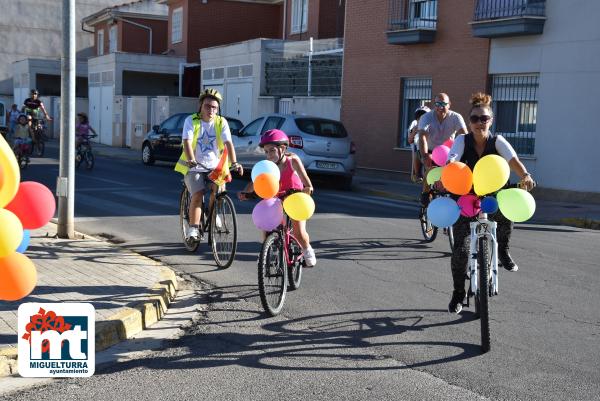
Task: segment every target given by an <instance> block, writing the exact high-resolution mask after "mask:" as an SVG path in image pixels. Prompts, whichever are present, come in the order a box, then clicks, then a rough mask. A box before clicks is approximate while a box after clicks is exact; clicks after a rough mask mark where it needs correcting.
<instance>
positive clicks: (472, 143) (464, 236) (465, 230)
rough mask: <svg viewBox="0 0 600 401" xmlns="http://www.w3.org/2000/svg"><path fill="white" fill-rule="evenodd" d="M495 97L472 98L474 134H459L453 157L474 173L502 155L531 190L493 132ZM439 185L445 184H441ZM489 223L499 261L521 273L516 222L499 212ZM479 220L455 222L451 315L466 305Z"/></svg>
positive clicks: (517, 163)
mask: <svg viewBox="0 0 600 401" xmlns="http://www.w3.org/2000/svg"><path fill="white" fill-rule="evenodd" d="M491 102H492V97H491V96H489V95H486V94H484V93H475V94H474V95H472V96H471V105H472V107H471V112H470V115H469V126H470V128H471V130H470V132H469V133H468V134H466V135H459V136H458V137H457V138H456V139H455V141H454V144H453V145H452V149H450V156H451V158H453V159H454V160H456V161H461V162H463V163H465V164H466V165H467V166H469V168H471V170H473V169H474V168H475V164H476V163H477V161H478V160H479V159H481V158H482V157H483V156H486V155H500V156H502V157H503V158H504V159H505V160H506V161H507V162H508V165H509V167H510V169H511V170H512V171H514V172H515V173H516V174H517V175H518V176H519V177H520V178H521V181H520V186H521V187H522V188H523V189H526V190H528V191H529V190H531V189H532V188H533V187H534V186H535V182H534V181H533V179H532V177H531V174H529V173H528V172H527V169H526V168H525V166H524V165H523V163H521V161H520V160H519V158H518V157H517V153H516V152H515V150H514V149H513V147H512V146H511V145H510V143H508V141H507V140H506V139H504V137H502V135H494V134H492V133H491V132H490V127H491V125H492V121H493V118H494V113H493V111H492V108H491ZM438 185H441V182H439V184H438ZM488 218H489V220H494V221H496V223H497V224H498V226H497V231H496V235H497V240H498V259H499V261H500V263H501V264H502V265H503V266H504V268H505V269H506V270H508V271H517V270H518V266H517V265H516V263H515V262H514V261H513V259H512V258H511V256H510V254H509V253H508V248H509V242H510V237H511V233H512V230H513V223H512V221H510V220H508V219H507V218H506V217H504V215H503V214H502V212H500V211H499V210H498V211H497V212H496V213H494V214H491V215H489V216H488ZM474 219H475V217H471V218H468V217H464V216H460V217H459V219H458V221H457V222H456V223H454V225H453V226H452V227H453V231H454V248H453V251H452V259H451V262H450V263H451V268H452V279H453V282H454V292H453V294H452V299H451V300H450V304H449V305H448V311H449V312H450V313H460V311H461V310H462V303H463V300H464V298H465V295H466V292H465V279H466V273H467V265H468V258H469V234H470V226H469V223H470V222H471V221H473V220H474Z"/></svg>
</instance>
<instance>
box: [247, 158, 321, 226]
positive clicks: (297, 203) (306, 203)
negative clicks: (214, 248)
mask: <svg viewBox="0 0 600 401" xmlns="http://www.w3.org/2000/svg"><path fill="white" fill-rule="evenodd" d="M251 177H252V182H253V183H254V192H256V194H257V195H258V196H260V197H261V198H263V199H262V200H261V201H260V202H258V203H257V204H256V206H255V207H254V210H252V221H253V222H254V225H255V226H256V227H258V228H259V229H261V230H264V231H272V230H274V229H276V228H277V227H278V226H279V225H280V224H281V223H282V221H283V211H284V210H285V213H287V215H288V216H290V218H291V219H293V220H296V221H302V220H308V219H310V218H311V216H312V215H313V213H314V212H315V202H314V201H313V199H312V198H311V197H310V195H307V194H305V193H303V192H296V193H293V194H291V195H289V196H288V197H286V198H285V200H284V201H283V202H281V200H280V199H279V198H277V197H276V195H277V193H278V192H279V177H280V172H279V167H277V165H276V164H275V163H273V162H272V161H269V160H262V161H260V162H258V163H256V164H255V165H254V167H253V168H252V174H251Z"/></svg>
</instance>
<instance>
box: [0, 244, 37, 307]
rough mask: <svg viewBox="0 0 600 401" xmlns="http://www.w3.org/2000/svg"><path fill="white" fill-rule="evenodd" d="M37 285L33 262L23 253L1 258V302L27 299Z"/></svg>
mask: <svg viewBox="0 0 600 401" xmlns="http://www.w3.org/2000/svg"><path fill="white" fill-rule="evenodd" d="M36 283H37V272H36V270H35V266H34V264H33V262H32V261H31V260H30V259H29V258H28V257H27V256H25V255H23V254H22V253H18V252H14V253H11V254H10V255H8V256H6V257H4V258H0V300H3V301H16V300H19V299H21V298H25V297H26V296H27V295H29V294H30V293H31V291H33V289H34V288H35V285H36Z"/></svg>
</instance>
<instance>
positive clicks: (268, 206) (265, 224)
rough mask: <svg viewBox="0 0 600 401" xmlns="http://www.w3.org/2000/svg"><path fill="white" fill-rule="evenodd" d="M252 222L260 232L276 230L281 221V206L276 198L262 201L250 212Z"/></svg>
mask: <svg viewBox="0 0 600 401" xmlns="http://www.w3.org/2000/svg"><path fill="white" fill-rule="evenodd" d="M252 221H253V222H254V225H255V226H256V227H258V228H259V229H261V230H264V231H271V230H274V229H276V228H277V227H278V226H279V225H280V224H281V222H282V221H283V205H282V204H281V201H280V200H279V199H278V198H270V199H263V200H261V201H260V202H258V203H257V204H256V206H254V210H252Z"/></svg>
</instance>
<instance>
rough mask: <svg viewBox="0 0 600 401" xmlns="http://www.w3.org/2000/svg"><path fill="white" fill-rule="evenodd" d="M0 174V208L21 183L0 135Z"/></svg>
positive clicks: (13, 162) (7, 146) (12, 158)
mask: <svg viewBox="0 0 600 401" xmlns="http://www.w3.org/2000/svg"><path fill="white" fill-rule="evenodd" d="M0 173H1V174H2V180H0V207H4V206H6V205H8V204H9V203H10V201H11V200H12V199H13V198H14V197H15V195H16V194H17V190H18V189H19V181H21V171H20V170H19V165H18V164H17V159H16V157H15V154H14V153H13V151H12V149H11V148H10V145H9V144H8V143H7V142H6V140H5V139H4V137H3V136H2V135H0ZM0 229H1V228H0ZM17 246H18V245H17Z"/></svg>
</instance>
